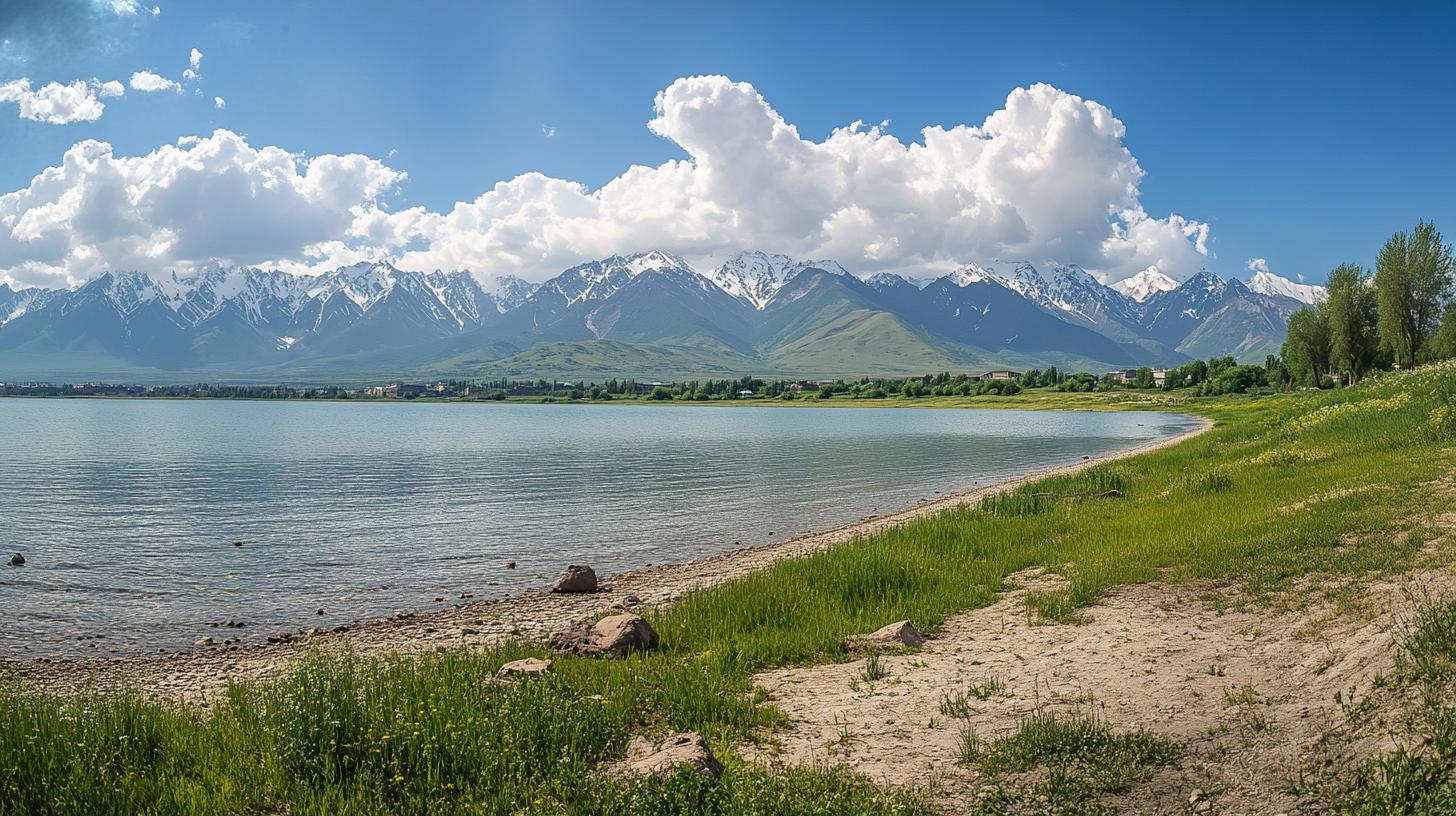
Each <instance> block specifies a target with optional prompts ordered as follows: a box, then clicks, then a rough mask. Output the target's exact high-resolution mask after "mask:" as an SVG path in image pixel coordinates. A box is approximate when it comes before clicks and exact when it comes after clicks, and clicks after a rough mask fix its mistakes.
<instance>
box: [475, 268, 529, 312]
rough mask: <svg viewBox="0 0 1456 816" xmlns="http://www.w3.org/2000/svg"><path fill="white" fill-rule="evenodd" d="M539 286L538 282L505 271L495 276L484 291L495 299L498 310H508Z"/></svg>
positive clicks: (517, 304) (522, 301)
mask: <svg viewBox="0 0 1456 816" xmlns="http://www.w3.org/2000/svg"><path fill="white" fill-rule="evenodd" d="M539 288H541V284H539V283H531V282H530V281H527V280H524V279H522V278H518V277H516V276H515V275H512V274H510V273H509V272H506V273H504V274H501V275H499V276H497V277H496V279H495V280H494V281H493V282H492V283H491V286H490V288H489V289H487V290H486V292H487V294H489V295H490V296H491V297H492V298H494V299H495V307H496V309H497V310H498V311H501V312H508V311H510V310H511V309H514V308H516V307H517V306H520V305H521V304H522V303H524V302H525V300H526V298H528V297H530V296H531V295H532V294H534V293H535V292H536V290H537V289H539Z"/></svg>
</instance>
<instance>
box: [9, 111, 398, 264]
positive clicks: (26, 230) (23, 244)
mask: <svg viewBox="0 0 1456 816" xmlns="http://www.w3.org/2000/svg"><path fill="white" fill-rule="evenodd" d="M403 179H404V174H403V173H401V172H398V171H396V170H392V169H390V168H389V167H386V166H385V165H384V164H382V163H381V162H379V161H377V160H375V159H372V158H369V157H367V156H362V155H357V154H350V155H323V156H317V157H314V158H311V159H304V158H301V157H299V156H297V155H294V154H292V153H289V152H287V151H285V150H282V149H280V148H277V147H261V148H255V147H252V146H251V145H249V144H248V143H247V142H246V141H245V140H244V139H243V138H242V137H241V136H239V135H237V134H236V133H232V132H230V131H227V130H218V131H215V132H214V133H213V134H212V135H210V136H207V137H188V138H184V139H180V140H178V142H177V144H175V145H168V146H164V147H161V148H158V149H157V150H155V151H153V152H151V153H148V154H146V155H143V156H117V155H115V154H114V153H113V151H112V147H111V145H109V144H107V143H106V142H101V141H95V140H87V141H83V142H80V143H78V144H76V145H75V146H74V147H72V148H70V149H69V150H67V151H66V154H65V156H64V157H63V159H62V161H61V164H60V165H58V166H56V167H50V168H47V169H46V170H45V171H43V172H42V173H41V174H40V175H38V176H36V177H35V178H34V179H32V180H31V183H30V184H29V185H28V186H27V187H25V188H23V189H20V190H16V191H15V192H12V193H8V194H5V195H0V279H3V278H6V277H8V278H9V279H10V280H11V281H13V282H17V283H36V284H43V285H52V286H54V285H67V284H75V283H78V282H80V281H83V280H86V279H88V278H90V277H94V276H95V275H97V274H100V273H101V272H102V271H104V270H106V269H145V270H156V269H171V268H187V267H192V266H196V265H199V264H201V263H205V262H206V261H207V260H209V259H218V260H221V261H224V262H228V263H245V262H251V261H256V260H259V259H264V258H269V259H279V260H289V259H302V258H304V257H305V256H306V252H305V250H306V248H307V247H309V246H311V245H314V244H318V243H321V242H326V241H330V240H337V239H339V238H340V237H341V236H343V235H345V233H346V232H347V230H348V229H349V226H350V224H352V223H353V222H355V221H356V220H357V219H361V218H367V217H369V216H370V215H371V213H372V212H373V211H374V210H376V209H377V207H378V201H379V198H380V196H382V195H383V194H384V193H385V192H386V191H388V190H389V189H391V188H393V187H395V186H396V185H397V184H398V183H399V182H400V181H402V180H403Z"/></svg>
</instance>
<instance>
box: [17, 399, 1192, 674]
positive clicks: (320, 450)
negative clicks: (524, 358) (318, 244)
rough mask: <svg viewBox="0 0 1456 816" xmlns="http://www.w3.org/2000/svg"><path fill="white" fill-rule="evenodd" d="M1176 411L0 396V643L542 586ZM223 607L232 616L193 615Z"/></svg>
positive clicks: (48, 645) (778, 525)
mask: <svg viewBox="0 0 1456 816" xmlns="http://www.w3.org/2000/svg"><path fill="white" fill-rule="evenodd" d="M1192 426H1193V420H1190V419H1188V418H1186V417H1178V416H1167V415H1152V414H1097V413H1072V412H1055V413H1052V412H1030V411H1001V410H955V409H947V410H939V409H913V410H912V409H903V408H901V409H895V408H854V409H829V408H822V409H815V408H807V407H798V408H795V407H752V408H748V407H743V408H733V407H721V406H720V407H688V406H676V405H674V406H655V407H648V406H641V405H617V406H607V405H596V406H576V405H513V404H471V403H437V404H420V403H349V404H338V403H324V402H241V401H146V400H24V399H0V444H3V446H4V447H3V454H0V550H3V552H0V562H3V558H8V557H9V554H10V552H11V551H19V552H22V553H24V555H25V557H26V559H27V561H26V565H25V566H23V567H18V568H12V567H8V566H4V565H3V563H0V613H3V614H0V656H3V657H22V656H40V655H48V656H62V655H70V656H75V655H110V654H135V653H141V652H147V651H156V650H157V649H158V648H159V647H165V648H175V647H183V646H188V645H191V644H192V643H193V641H195V640H196V639H197V638H199V637H201V636H202V635H209V634H210V635H214V636H217V637H218V638H219V640H220V639H221V637H222V636H223V635H242V636H243V638H244V640H245V641H254V640H258V639H261V638H263V637H265V636H266V635H268V634H270V633H272V632H275V631H278V630H280V629H298V628H304V627H309V626H335V625H338V624H341V623H346V622H352V621H357V620H363V619H369V618H374V617H378V616H380V615H385V614H391V613H393V612H396V611H399V610H404V609H408V610H415V611H420V610H429V609H438V608H441V607H444V606H448V605H450V604H453V603H460V602H461V601H460V597H459V596H460V593H462V592H468V593H470V594H471V595H472V597H473V598H475V599H482V598H489V597H498V596H501V595H506V594H511V593H515V592H518V591H520V590H522V589H525V588H528V587H540V586H544V585H546V584H547V583H549V580H550V578H551V577H552V576H553V575H554V574H555V573H556V572H557V571H558V570H559V569H560V568H561V566H562V565H564V564H567V563H589V564H592V565H594V566H595V567H596V568H597V570H598V572H599V573H611V572H617V571H621V570H624V569H630V568H636V567H642V566H645V565H647V564H650V563H661V562H667V561H680V560H684V559H689V558H693V557H695V556H701V555H705V554H709V553H713V552H716V551H721V550H725V549H730V548H732V547H733V546H734V545H735V544H740V543H741V544H742V545H750V544H760V543H764V542H767V541H770V540H774V539H776V538H782V537H784V536H785V535H786V534H792V533H802V532H805V531H807V530H810V529H821V528H825V527H830V526H834V525H838V524H842V523H846V522H850V521H853V520H855V519H858V518H860V517H862V516H864V515H866V514H868V513H874V512H879V513H884V512H889V511H891V510H894V509H898V508H902V507H906V506H909V505H913V504H915V503H916V502H917V501H919V500H920V499H923V498H932V497H934V495H935V494H936V493H937V492H948V491H953V490H959V489H964V488H969V487H972V486H974V485H975V484H977V483H980V484H986V483H987V482H989V481H993V480H998V479H1004V478H1007V477H1011V476H1015V475H1018V474H1022V473H1026V472H1028V471H1032V470H1036V469H1040V468H1044V467H1048V466H1053V465H1058V464H1065V463H1070V462H1074V461H1078V460H1080V459H1081V458H1082V456H1084V455H1094V456H1095V455H1097V454H1101V453H1106V452H1109V451H1113V450H1116V449H1120V448H1126V447H1130V446H1132V445H1137V444H1140V443H1144V442H1148V441H1151V440H1155V439H1158V438H1161V437H1165V436H1169V435H1172V434H1175V433H1178V432H1181V431H1184V430H1187V429H1189V428H1190V427H1192ZM238 539H240V540H243V541H244V542H246V543H245V544H244V546H242V547H235V546H233V545H232V542H233V541H234V540H238ZM508 560H512V561H515V562H516V563H517V565H518V568H517V569H514V570H511V569H506V568H505V566H504V565H505V562H506V561H508ZM318 608H323V609H324V610H325V613H326V614H325V615H324V616H323V617H319V616H317V615H316V614H315V610H316V609H318ZM228 618H235V619H240V620H245V621H247V622H248V627H247V628H245V629H239V630H231V629H214V628H212V627H211V626H210V624H214V623H218V622H220V621H223V620H226V619H228ZM96 635H101V636H102V637H100V638H96V637H93V636H96Z"/></svg>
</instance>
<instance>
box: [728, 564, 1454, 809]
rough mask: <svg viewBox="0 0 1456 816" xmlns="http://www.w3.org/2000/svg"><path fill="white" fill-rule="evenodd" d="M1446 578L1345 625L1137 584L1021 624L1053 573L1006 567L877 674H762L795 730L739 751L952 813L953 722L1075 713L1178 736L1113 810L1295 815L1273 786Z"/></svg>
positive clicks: (1430, 580) (986, 731) (986, 732)
mask: <svg viewBox="0 0 1456 816" xmlns="http://www.w3.org/2000/svg"><path fill="white" fill-rule="evenodd" d="M1453 577H1456V576H1453V574H1452V573H1450V572H1441V573H1425V574H1418V575H1412V576H1409V577H1408V578H1406V579H1402V581H1401V582H1400V583H1398V584H1397V583H1384V584H1377V585H1374V586H1372V587H1370V593H1369V596H1368V597H1369V600H1370V602H1371V603H1370V605H1369V606H1368V607H1364V608H1365V609H1367V610H1368V611H1369V612H1370V613H1371V614H1370V615H1364V616H1359V617H1357V618H1354V619H1351V618H1350V617H1349V616H1343V617H1342V616H1340V615H1338V614H1336V613H1335V611H1334V610H1332V609H1330V608H1327V607H1323V606H1318V605H1316V606H1314V607H1312V608H1309V609H1305V610H1303V611H1301V612H1298V613H1282V614H1281V613H1275V612H1271V611H1268V610H1264V609H1257V608H1253V609H1247V610H1246V611H1228V610H1224V611H1218V609H1217V607H1219V606H1220V605H1219V604H1211V603H1209V597H1210V594H1212V595H1225V596H1228V598H1229V599H1230V600H1235V599H1237V592H1236V591H1235V590H1232V589H1230V588H1226V587H1219V586H1215V585H1211V584H1200V585H1183V586H1168V585H1159V584H1147V585H1138V586H1133V587H1128V588H1125V589H1122V590H1119V591H1116V592H1113V593H1111V594H1110V595H1109V596H1107V597H1106V598H1105V599H1104V600H1103V601H1102V602H1101V603H1099V604H1098V605H1097V606H1095V607H1093V608H1092V609H1090V610H1088V613H1089V615H1090V617H1091V621H1090V622H1088V623H1085V624H1081V625H1050V626H1041V625H1037V626H1033V625H1030V624H1029V622H1028V617H1027V615H1026V612H1025V606H1024V602H1023V596H1024V595H1025V594H1026V592H1027V591H1028V590H1031V589H1046V588H1050V587H1052V586H1055V585H1056V584H1057V583H1058V581H1059V579H1055V578H1054V577H1053V576H1047V575H1044V574H1041V573H1039V572H1029V573H1025V574H1020V575H1018V576H1014V577H1013V579H1012V580H1013V582H1014V583H1017V584H1019V588H1018V589H1016V590H1013V591H1012V592H1009V593H1007V594H1006V595H1004V596H1003V597H1002V598H1001V599H999V600H998V601H997V602H996V603H994V604H992V605H990V606H987V607H985V608H982V609H978V610H974V611H970V612H966V613H962V614H960V615H956V616H954V617H952V618H950V619H948V620H947V621H946V623H945V627H944V629H943V630H942V631H941V632H940V633H939V634H938V635H937V636H936V637H935V638H933V639H931V640H930V641H928V643H927V644H926V646H925V648H924V649H922V650H921V651H919V652H917V653H915V654H906V655H898V656H889V657H881V658H880V660H881V662H882V663H883V664H884V665H885V666H886V667H887V668H888V671H889V676H888V677H886V678H884V679H881V680H879V681H877V682H874V683H866V682H865V681H864V679H863V674H864V671H865V660H857V661H854V662H849V663H842V664H833V665H823V666H814V667H809V668H795V669H786V670H781V671H774V672H769V673H766V674H763V675H761V676H760V677H759V678H757V683H758V685H759V686H760V687H762V688H763V689H765V690H767V691H768V692H769V699H770V703H771V704H772V705H774V706H776V707H778V708H779V709H780V710H782V711H784V712H785V713H786V714H788V715H789V717H790V718H791V720H792V721H793V725H792V727H790V728H789V729H788V730H787V731H785V732H782V733H780V734H778V735H777V744H776V745H774V746H770V747H767V748H762V749H755V750H753V751H752V752H751V753H752V754H753V755H755V756H756V757H757V758H760V759H771V760H778V761H784V762H788V763H796V764H798V763H822V762H829V763H842V764H845V765H848V766H849V767H852V768H854V769H855V770H858V771H860V772H863V773H865V774H868V775H869V776H870V777H872V778H874V779H877V780H883V781H885V782H888V783H890V784H894V785H910V786H915V787H922V786H926V785H927V784H928V783H929V782H931V781H932V780H934V781H935V782H936V785H934V786H933V787H932V790H933V792H934V794H935V796H936V797H937V798H938V799H939V800H940V801H941V803H942V804H944V805H947V806H948V807H947V812H960V811H959V808H961V807H964V806H965V805H966V804H968V802H969V801H972V800H974V798H975V791H977V790H978V789H979V784H978V779H977V776H976V774H975V772H974V771H972V770H970V769H967V768H965V767H963V766H959V765H957V764H955V763H956V757H957V755H958V753H959V744H960V739H961V730H962V728H963V727H965V726H966V725H969V726H970V727H971V728H973V729H974V731H975V733H976V735H977V736H978V737H979V738H980V739H982V740H990V739H994V738H996V737H998V736H1005V735H1008V734H1011V733H1013V732H1014V731H1015V730H1016V728H1017V726H1018V725H1019V723H1020V721H1021V720H1022V718H1023V717H1025V716H1026V715H1028V714H1030V713H1032V712H1034V711H1050V712H1073V711H1075V712H1080V713H1083V714H1095V715H1096V716H1098V717H1099V718H1101V719H1102V720H1103V721H1104V722H1106V723H1107V724H1108V725H1110V726H1111V727H1112V728H1113V729H1114V730H1115V731H1119V732H1122V731H1131V730H1137V729H1142V730H1146V731H1150V732H1153V733H1155V734H1157V735H1160V736H1163V737H1168V738H1172V739H1174V740H1177V741H1179V742H1181V743H1184V744H1185V745H1186V746H1187V752H1186V759H1185V761H1184V762H1183V764H1182V767H1181V768H1180V769H1178V770H1177V771H1166V772H1161V773H1160V774H1159V775H1158V776H1157V777H1155V778H1154V779H1152V780H1150V781H1148V782H1147V783H1145V784H1143V785H1141V786H1139V787H1138V788H1135V789H1134V790H1133V791H1132V792H1131V793H1130V794H1128V795H1127V796H1126V797H1125V799H1124V800H1121V801H1116V802H1112V804H1116V805H1118V806H1119V807H1120V809H1125V811H1124V812H1129V813H1181V812H1188V809H1189V807H1190V804H1189V799H1188V797H1189V795H1190V793H1191V792H1192V791H1195V790H1200V791H1203V792H1205V793H1207V794H1208V797H1207V798H1208V799H1209V800H1210V801H1211V805H1212V807H1211V810H1212V812H1216V813H1221V814H1264V815H1265V816H1267V814H1274V813H1283V812H1292V811H1293V810H1294V809H1295V808H1296V805H1297V804H1298V803H1297V801H1296V800H1295V798H1294V797H1293V795H1292V794H1290V793H1289V792H1288V787H1289V786H1288V782H1289V780H1290V778H1291V776H1292V775H1293V774H1294V773H1295V772H1296V769H1298V768H1301V767H1305V765H1304V763H1306V762H1307V761H1308V760H1309V759H1310V757H1311V756H1312V752H1313V751H1314V750H1315V746H1316V745H1317V743H1319V741H1320V739H1321V737H1323V736H1324V735H1326V734H1327V733H1328V732H1329V730H1330V729H1331V728H1332V727H1333V726H1334V725H1336V724H1337V722H1339V721H1340V719H1341V712H1340V708H1339V706H1338V704H1337V703H1336V702H1335V694H1336V692H1338V691H1344V692H1347V693H1348V691H1349V690H1350V689H1351V688H1362V689H1368V688H1369V686H1370V682H1371V680H1372V679H1373V677H1374V676H1375V675H1376V674H1377V673H1380V672H1389V670H1390V666H1391V660H1392V657H1393V653H1394V648H1393V637H1394V630H1395V626H1394V623H1395V621H1398V620H1401V619H1402V618H1403V616H1404V615H1405V614H1406V613H1407V612H1408V611H1409V601H1408V599H1407V595H1406V594H1405V592H1404V591H1403V589H1404V588H1405V587H1406V586H1408V585H1417V586H1421V587H1423V588H1427V589H1429V588H1432V587H1446V588H1449V587H1451V586H1453V585H1456V580H1453ZM968 689H974V690H978V691H980V692H982V694H983V696H985V698H986V699H978V698H977V697H976V696H975V695H972V696H969V697H967V698H966V700H967V702H968V703H969V705H970V708H971V713H970V716H969V717H968V718H966V719H960V718H957V717H953V716H948V715H947V713H946V712H945V711H944V710H943V709H942V702H943V701H944V700H945V699H946V698H947V696H948V695H949V696H951V697H954V696H956V695H957V694H958V693H959V692H961V691H965V690H968Z"/></svg>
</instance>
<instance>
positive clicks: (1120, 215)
mask: <svg viewBox="0 0 1456 816" xmlns="http://www.w3.org/2000/svg"><path fill="white" fill-rule="evenodd" d="M648 128H649V129H650V130H651V131H652V132H653V133H655V134H657V135H659V136H661V137H663V138H664V139H667V140H669V141H671V142H673V143H675V144H676V145H678V146H679V147H681V148H682V149H683V151H684V152H685V153H686V155H687V157H686V158H684V159H679V160H674V161H669V162H666V163H664V164H661V165H659V166H656V167H641V166H634V167H631V168H629V169H628V170H627V171H626V172H624V173H622V174H621V175H620V176H618V177H616V178H615V179H613V180H611V181H609V182H608V183H607V184H605V185H604V186H602V187H601V188H600V189H597V190H590V189H588V188H587V187H586V186H585V185H582V184H579V183H576V182H572V181H568V180H564V179H557V178H551V177H548V176H544V175H541V174H539V173H527V174H524V175H521V176H518V177H516V178H514V179H511V180H509V181H502V182H500V183H498V184H496V185H495V186H494V187H493V188H492V189H490V190H488V191H486V192H485V193H483V194H482V195H480V196H479V197H477V198H476V199H474V200H473V201H468V202H460V203H457V204H456V205H455V206H454V207H453V208H452V209H451V210H450V211H448V212H446V213H433V212H426V211H424V210H423V209H421V208H414V209H411V210H405V211H403V212H398V213H392V214H387V213H383V212H379V213H374V214H373V215H372V216H371V219H373V220H371V221H361V222H360V223H359V224H356V237H357V238H358V239H359V240H360V241H362V242H368V241H378V242H382V243H383V244H384V246H385V247H386V248H388V249H393V250H397V251H400V252H401V255H402V257H401V263H403V264H404V265H406V266H410V267H413V268H427V269H433V268H436V267H439V268H446V269H451V268H469V269H475V270H478V271H480V272H483V273H485V274H487V275H489V274H497V273H503V272H511V273H514V274H519V275H522V276H524V277H528V278H534V279H538V280H539V279H541V278H542V277H544V276H546V275H549V274H552V273H553V272H555V271H559V270H560V269H561V268H564V267H565V266H567V265H570V264H572V263H575V262H578V261H579V260H581V259H582V258H589V257H599V256H601V255H605V254H609V253H612V252H625V251H631V250H638V249H643V248H648V247H661V248H663V249H667V250H671V251H675V252H678V253H680V254H683V255H686V256H688V257H690V258H696V259H699V260H706V259H709V257H710V256H712V257H721V255H722V254H723V253H728V252H733V251H736V250H737V249H740V248H745V247H751V248H763V249H767V250H771V251H776V252H786V253H789V254H793V255H798V256H801V257H829V258H835V259H837V260H839V261H841V262H842V263H844V264H845V265H846V266H847V267H849V268H851V269H854V270H856V271H859V272H874V271H881V270H895V271H901V272H906V273H910V274H914V275H925V274H936V273H938V272H943V271H945V270H947V269H949V268H951V267H953V266H955V265H957V264H959V263H962V262H964V261H967V260H980V259H989V258H996V257H1002V258H1007V257H1013V258H1032V259H1058V260H1063V261H1067V262H1075V263H1080V264H1082V265H1084V266H1085V267H1087V268H1088V269H1089V270H1092V271H1094V272H1095V273H1096V274H1098V275H1099V276H1100V277H1102V278H1103V279H1104V280H1106V281H1109V282H1111V281H1116V280H1121V279H1122V278H1125V277H1128V276H1130V275H1133V274H1135V273H1137V272H1139V271H1141V270H1143V269H1146V268H1149V267H1156V268H1157V269H1159V270H1161V271H1163V272H1165V273H1167V274H1169V275H1172V276H1173V277H1175V278H1179V279H1184V278H1187V277H1189V276H1191V275H1192V274H1194V273H1196V272H1197V271H1198V270H1199V269H1200V268H1201V267H1203V266H1204V265H1205V264H1206V263H1207V262H1208V260H1209V258H1210V257H1211V254H1212V253H1211V250H1210V247H1209V229H1208V225H1207V224H1204V223H1201V222H1198V221H1194V220H1190V219H1187V218H1184V217H1182V216H1179V215H1176V214H1175V215H1169V216H1166V217H1163V218H1158V217H1154V216H1153V215H1150V214H1149V213H1147V212H1146V211H1145V210H1144V208H1143V206H1142V204H1141V202H1140V197H1139V191H1138V188H1139V185H1140V183H1141V181H1142V178H1143V175H1144V173H1143V170H1142V168H1141V167H1140V166H1139V165H1138V163H1137V160H1136V159H1135V158H1134V157H1133V155H1132V153H1131V152H1129V151H1128V149H1127V147H1126V146H1125V145H1124V144H1123V136H1124V133H1125V128H1124V126H1123V123H1122V122H1121V121H1119V120H1118V119H1117V118H1116V117H1115V116H1113V114H1112V112H1111V111H1110V110H1108V109H1107V108H1106V107H1104V106H1102V105H1100V104H1098V103H1096V102H1094V101H1090V100H1085V99H1082V98H1080V97H1077V96H1074V95H1072V94H1069V93H1066V92H1064V91H1061V90H1058V89H1057V88H1054V87H1051V86H1049V85H1034V86H1031V87H1028V88H1018V89H1016V90H1014V91H1012V92H1011V93H1010V95H1008V97H1007V99H1006V103H1005V105H1004V106H1003V107H1002V108H1001V109H1000V110H997V111H995V112H993V113H992V114H991V115H989V116H987V117H986V118H985V119H984V120H983V121H982V122H981V124H979V125H955V126H949V127H946V126H939V125H937V126H931V127H927V128H925V129H924V130H922V131H921V134H920V137H921V138H920V141H918V142H911V143H908V144H907V143H902V142H901V141H899V140H898V139H896V138H895V137H893V136H891V135H889V134H888V133H886V132H885V131H884V129H883V128H881V127H878V126H870V127H866V126H865V125H864V124H863V123H860V122H855V123H852V124H850V125H847V126H845V127H842V128H839V129H837V130H835V131H833V132H832V133H830V134H829V136H828V137H826V138H824V139H823V140H821V141H815V140H813V139H807V138H805V137H804V136H803V135H802V134H800V133H799V131H798V129H797V128H796V127H795V126H794V125H793V124H791V123H789V122H787V121H786V120H785V119H784V118H783V117H782V116H781V115H780V114H779V113H778V112H777V111H776V110H774V109H773V108H772V107H771V106H770V105H769V104H768V102H767V101H766V100H765V99H764V98H763V97H762V96H761V95H760V94H759V93H758V92H757V91H756V90H755V89H754V88H753V87H752V86H751V85H749V84H747V83H743V82H733V81H731V80H729V79H728V78H726V77H721V76H702V77H687V78H683V79H679V80H677V81H675V82H673V83H672V85H671V86H669V87H668V88H666V89H664V90H663V91H661V92H660V93H659V94H658V95H657V99H656V103H655V116H654V117H653V119H652V120H651V121H650V122H649V123H648ZM374 221H384V222H387V223H375V222H374ZM411 244H412V245H416V246H422V247H423V248H415V249H408V250H406V249H405V247H406V246H408V245H411Z"/></svg>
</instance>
